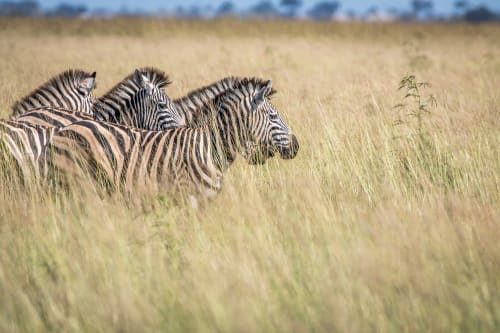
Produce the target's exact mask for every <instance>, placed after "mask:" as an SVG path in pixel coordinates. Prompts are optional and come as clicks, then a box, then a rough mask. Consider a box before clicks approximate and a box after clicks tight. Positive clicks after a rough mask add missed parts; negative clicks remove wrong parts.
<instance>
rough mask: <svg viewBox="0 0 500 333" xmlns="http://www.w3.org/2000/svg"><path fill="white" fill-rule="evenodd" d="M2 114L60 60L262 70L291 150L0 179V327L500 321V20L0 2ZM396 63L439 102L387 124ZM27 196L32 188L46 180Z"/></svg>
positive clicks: (454, 325)
mask: <svg viewBox="0 0 500 333" xmlns="http://www.w3.org/2000/svg"><path fill="white" fill-rule="evenodd" d="M0 35H1V38H0V59H1V60H0V73H2V75H1V76H0V92H1V93H0V114H1V115H3V116H7V115H8V114H9V106H10V105H11V104H12V102H13V101H14V100H16V99H17V98H19V97H21V96H23V95H24V94H26V93H28V92H29V91H30V90H31V89H32V88H34V87H35V86H37V85H38V84H39V83H42V82H43V81H45V80H46V79H47V78H48V77H50V76H52V75H54V74H56V73H58V72H60V71H62V70H64V69H66V68H69V67H79V68H83V69H85V70H96V71H97V72H98V89H97V94H102V93H104V92H105V91H106V90H107V89H108V88H110V87H111V86H112V85H113V84H114V83H115V82H116V81H118V80H120V79H122V78H123V77H124V76H125V75H126V74H128V73H130V72H131V71H132V70H133V69H134V67H136V66H144V65H154V66H156V67H159V68H161V69H163V70H165V71H167V73H169V74H170V76H171V78H172V80H173V81H174V84H173V85H172V86H171V87H169V88H168V93H169V94H170V95H171V96H172V97H176V96H180V95H182V94H184V93H186V92H187V91H188V90H190V89H193V88H196V87H198V86H201V85H204V84H207V83H210V82H212V81H214V80H218V79H220V78H222V77H224V76H227V75H244V76H259V77H263V78H271V79H273V82H274V85H275V87H276V88H277V89H278V94H277V95H276V97H275V99H274V103H275V104H276V106H277V107H278V109H279V110H280V112H281V113H282V114H284V116H285V117H286V119H287V120H288V122H289V124H290V126H291V127H292V129H293V130H294V131H295V133H296V134H297V136H298V138H299V140H300V144H301V149H300V152H299V154H298V156H297V158H296V159H294V160H291V161H283V160H279V159H277V158H276V159H274V160H270V161H268V163H267V164H266V165H264V166H257V167H253V166H249V165H246V164H245V163H244V162H243V161H242V160H241V159H239V160H238V161H237V163H235V165H234V166H233V167H232V168H231V169H230V170H229V172H228V173H227V177H226V179H225V185H224V189H223V191H222V193H221V194H220V195H219V196H218V197H217V198H216V200H214V201H213V202H211V204H210V205H208V206H207V207H205V208H203V209H201V210H199V211H193V210H191V209H190V208H188V207H183V206H176V205H172V204H170V203H169V200H168V199H165V198H156V197H154V198H144V199H143V200H139V201H138V202H134V203H127V202H125V201H124V200H123V199H119V198H109V199H105V200H101V199H99V197H97V196H93V195H91V194H90V195H86V197H85V200H79V197H78V195H76V196H75V197H71V198H64V197H57V196H56V197H52V196H49V195H48V194H47V193H45V192H36V191H35V192H30V193H26V191H18V190H19V189H18V188H17V187H16V188H14V187H13V186H12V185H11V184H10V183H8V182H4V183H2V184H1V186H2V188H1V190H0V295H1V297H0V331H3V332H16V331H26V332H33V331H90V332H93V331H102V332H109V331H121V332H136V331H159V330H167V331H188V332H189V331H227V332H234V331H244V332H246V331H257V332H261V331H284V332H288V331H328V332H330V331H340V332H372V331H381V332H388V331H391V332H404V331H407V332H415V331H424V332H427V331H437V332H451V331H455V332H494V331H498V330H499V329H500V204H499V203H500V179H499V178H500V148H499V147H500V146H499V145H500V117H499V116H500V89H499V88H498V87H499V86H500V42H499V41H500V26H495V25H492V26H488V25H486V26H465V25H444V24H443V25H408V26H405V25H381V26H378V25H363V24H352V25H338V24H313V23H291V22H275V23H273V22H243V23H242V22H235V21H217V22H188V21H182V22H169V21H145V20H125V19H122V20H117V21H57V20H56V21H44V20H37V21H27V20H1V21H0ZM407 73H415V74H416V75H417V78H419V79H420V80H423V81H427V82H431V83H432V84H433V85H432V87H430V88H428V89H426V90H424V94H428V93H433V94H435V96H436V97H437V100H438V106H437V107H436V108H434V109H432V111H433V114H432V116H429V117H426V122H425V129H426V131H427V132H428V135H427V137H426V140H425V144H422V140H420V139H419V138H418V137H417V136H415V135H413V136H405V137H403V138H402V139H395V138H394V136H396V135H399V134H402V133H403V134H405V135H410V134H412V133H414V132H415V125H414V123H413V122H412V123H410V124H409V125H408V126H396V127H395V126H394V125H393V122H394V121H395V120H396V119H398V117H399V116H400V114H398V112H397V111H396V110H395V109H393V106H394V105H396V104H398V103H400V102H401V101H402V99H403V96H404V92H402V91H397V87H398V83H399V81H400V79H401V78H402V77H403V76H404V75H405V74H407ZM40 197H46V199H45V200H41V199H40Z"/></svg>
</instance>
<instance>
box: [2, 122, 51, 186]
mask: <svg viewBox="0 0 500 333" xmlns="http://www.w3.org/2000/svg"><path fill="white" fill-rule="evenodd" d="M54 133H55V129H53V128H45V127H42V126H36V125H29V124H23V123H19V122H16V121H5V120H0V146H1V151H2V156H1V157H0V159H1V163H0V164H2V165H3V169H4V170H2V171H1V172H2V175H6V174H12V173H15V174H16V177H18V179H20V180H21V181H22V182H23V183H24V184H25V185H27V184H28V183H29V182H30V181H31V180H32V179H33V177H34V178H35V179H39V178H40V164H39V163H40V159H41V158H42V157H44V155H45V151H46V147H47V145H48V143H49V142H50V140H51V139H52V137H53V135H54ZM12 164H13V165H12Z"/></svg>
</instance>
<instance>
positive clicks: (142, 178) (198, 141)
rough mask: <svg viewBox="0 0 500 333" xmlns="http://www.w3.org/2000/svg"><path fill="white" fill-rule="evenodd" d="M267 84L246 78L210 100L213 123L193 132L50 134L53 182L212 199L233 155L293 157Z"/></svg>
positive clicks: (115, 129)
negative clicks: (80, 181) (87, 181)
mask: <svg viewBox="0 0 500 333" xmlns="http://www.w3.org/2000/svg"><path fill="white" fill-rule="evenodd" d="M274 93H275V91H274V89H273V88H272V84H271V81H263V80H259V79H244V80H241V81H240V82H238V83H237V84H236V85H235V87H234V88H233V89H232V90H229V91H227V92H225V93H223V94H221V95H220V96H218V97H217V98H216V99H215V100H214V105H215V107H216V110H217V111H216V112H215V113H214V114H213V117H212V120H211V121H209V122H208V123H207V124H206V125H204V126H202V127H198V128H187V127H182V128H177V129H169V130H166V131H140V130H135V129H131V128H129V127H124V126H120V125H116V124H111V123H105V122H96V121H92V120H82V121H78V122H75V123H73V124H71V125H68V126H66V127H64V128H63V129H61V130H60V131H59V132H58V133H56V134H55V135H54V138H53V140H52V142H51V143H50V144H49V147H50V149H49V151H50V153H49V154H48V159H47V161H48V164H49V166H50V169H51V170H52V171H55V173H56V176H57V177H59V176H60V175H64V174H66V175H70V176H73V177H70V178H74V179H76V178H79V177H80V176H81V175H82V172H83V175H85V174H87V175H90V176H91V177H92V178H94V180H96V181H97V182H98V183H99V184H102V185H106V188H107V189H109V190H117V189H120V190H122V191H124V192H132V191H136V190H140V189H144V188H148V189H156V190H162V191H174V190H179V189H183V190H187V191H188V193H197V194H200V195H202V196H208V197H209V196H212V195H214V194H216V193H217V192H218V191H219V190H220V189H221V186H222V176H223V173H224V171H225V170H226V169H227V168H228V167H229V166H230V165H231V164H232V163H233V161H234V160H235V159H236V157H237V155H238V154H242V155H243V156H247V155H248V153H249V151H248V150H249V147H250V146H251V147H253V148H252V149H254V148H255V147H257V148H258V149H259V151H260V154H259V155H255V154H254V156H259V160H253V161H249V162H250V163H263V162H264V161H265V160H266V159H267V158H269V157H272V156H273V155H274V153H275V152H278V153H279V154H280V155H281V157H282V158H284V159H291V158H294V157H295V156H296V154H297V152H298V149H299V144H298V141H297V138H296V137H295V135H294V134H292V132H291V130H290V128H289V127H288V125H287V124H286V123H285V121H284V120H283V118H282V117H281V116H280V114H279V113H278V112H277V110H276V108H275V107H274V106H273V105H272V104H271V102H270V100H269V99H270V97H271V95H272V94H274Z"/></svg>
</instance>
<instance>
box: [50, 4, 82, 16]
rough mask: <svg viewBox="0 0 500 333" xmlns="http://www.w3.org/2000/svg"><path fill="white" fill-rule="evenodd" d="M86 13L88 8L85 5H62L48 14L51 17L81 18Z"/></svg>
mask: <svg viewBox="0 0 500 333" xmlns="http://www.w3.org/2000/svg"><path fill="white" fill-rule="evenodd" d="M86 11H87V7H86V6H84V5H72V4H68V3H62V4H60V5H59V6H57V7H56V8H54V9H53V10H51V11H49V12H48V13H47V14H48V15H49V16H60V17H77V16H81V15H82V14H84V13H85V12H86Z"/></svg>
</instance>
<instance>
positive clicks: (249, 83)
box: [214, 77, 277, 105]
mask: <svg viewBox="0 0 500 333" xmlns="http://www.w3.org/2000/svg"><path fill="white" fill-rule="evenodd" d="M231 80H233V81H234V86H233V89H232V90H228V91H226V92H224V93H223V94H220V95H219V96H217V97H216V98H215V99H214V105H217V104H218V103H219V102H220V101H221V100H223V99H225V98H226V97H227V96H229V95H231V94H232V93H233V91H234V90H239V89H243V88H246V89H251V90H253V91H256V90H260V89H262V88H264V87H265V86H266V85H267V83H268V80H264V79H261V78H257V77H232V78H231ZM276 93H277V90H275V89H274V88H272V89H271V90H270V91H269V92H268V93H267V94H266V97H268V98H270V97H271V96H272V95H274V94H276Z"/></svg>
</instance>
